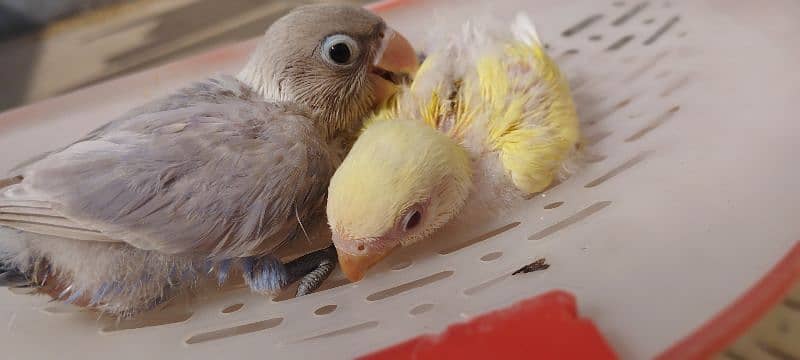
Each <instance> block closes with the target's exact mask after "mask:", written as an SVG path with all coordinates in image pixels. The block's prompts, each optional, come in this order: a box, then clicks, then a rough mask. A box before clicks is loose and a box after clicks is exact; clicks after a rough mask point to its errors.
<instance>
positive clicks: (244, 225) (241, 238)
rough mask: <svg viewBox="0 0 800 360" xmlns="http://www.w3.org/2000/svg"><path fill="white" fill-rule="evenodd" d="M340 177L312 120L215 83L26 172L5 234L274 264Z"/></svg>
mask: <svg viewBox="0 0 800 360" xmlns="http://www.w3.org/2000/svg"><path fill="white" fill-rule="evenodd" d="M334 167H335V159H334V155H332V154H331V151H330V148H329V146H328V145H327V144H326V143H325V142H324V140H323V139H321V138H320V136H319V135H318V133H317V132H316V130H315V129H314V127H313V124H312V121H311V119H310V118H309V117H308V116H307V115H306V113H305V112H303V111H301V110H299V109H296V108H294V107H292V106H290V105H287V104H275V103H266V102H263V101H260V100H259V99H258V98H257V95H255V94H254V93H252V92H251V91H249V90H248V89H247V88H246V87H245V86H244V85H243V84H241V83H239V82H238V81H237V80H235V79H233V78H223V79H216V80H211V81H208V82H205V83H201V84H198V85H196V86H194V87H192V88H188V89H185V90H183V91H182V92H180V93H178V94H177V95H175V96H173V97H171V98H168V99H166V100H164V101H162V102H161V103H155V104H150V105H148V106H145V107H142V108H140V109H139V110H138V111H134V112H133V113H132V114H131V115H130V116H127V117H123V118H122V119H120V120H117V121H114V122H112V123H110V124H108V125H106V126H104V127H102V128H100V129H98V130H95V131H94V132H92V133H91V134H89V135H88V136H87V137H85V138H84V139H82V140H80V141H78V142H76V143H74V144H72V145H70V146H69V147H67V148H65V149H63V150H61V151H59V152H55V153H52V154H50V155H48V156H46V157H44V158H43V159H41V160H39V161H37V162H34V163H32V164H29V165H27V166H26V167H24V168H22V169H21V171H22V176H23V180H22V181H21V182H20V183H18V184H14V185H11V186H8V187H7V188H5V189H2V190H0V191H2V193H1V194H0V225H5V226H9V227H14V228H18V229H20V230H25V231H30V232H34V233H43V234H47V235H57V236H61V237H65V238H69V239H76V240H93V241H124V242H126V243H129V244H131V245H133V246H135V247H138V248H142V249H148V250H156V251H159V252H164V253H186V252H207V253H209V254H212V255H215V256H220V257H234V256H245V255H254V254H265V253H269V252H271V251H273V250H275V248H276V247H278V246H280V244H281V243H283V242H285V241H286V240H287V239H288V237H290V236H291V234H293V233H294V229H295V227H296V226H297V217H299V218H300V220H301V221H304V220H303V219H308V217H309V216H310V215H311V214H312V213H314V212H316V211H317V210H319V209H320V208H321V207H322V203H323V200H324V195H325V191H326V189H327V184H328V181H329V179H330V177H331V175H332V173H333V171H334Z"/></svg>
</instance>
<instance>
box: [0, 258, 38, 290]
mask: <svg viewBox="0 0 800 360" xmlns="http://www.w3.org/2000/svg"><path fill="white" fill-rule="evenodd" d="M31 284H32V281H31V279H30V277H29V276H28V275H27V274H25V273H23V272H22V271H20V270H19V269H17V268H16V267H15V266H13V265H10V264H6V263H3V262H0V286H4V287H26V286H31Z"/></svg>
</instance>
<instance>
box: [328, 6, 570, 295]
mask: <svg viewBox="0 0 800 360" xmlns="http://www.w3.org/2000/svg"><path fill="white" fill-rule="evenodd" d="M579 138H580V129H579V126H578V118H577V115H576V112H575V107H574V105H573V102H572V97H571V95H570V91H569V86H568V84H567V81H566V79H565V78H564V77H562V75H561V73H560V72H559V69H558V67H557V65H556V64H555V62H553V61H552V60H551V59H550V58H549V57H548V56H547V54H546V53H545V51H544V48H543V46H542V44H541V43H540V41H539V39H538V36H537V35H536V31H535V29H534V27H533V25H532V23H531V22H530V20H528V18H527V17H525V16H524V15H520V16H518V17H517V19H516V21H515V22H514V23H513V24H512V25H511V27H510V28H507V29H496V28H492V27H491V26H490V24H480V25H476V24H474V23H473V24H467V25H465V26H464V28H463V31H462V32H461V33H458V34H456V35H454V36H453V37H452V38H451V39H449V40H448V41H447V42H446V45H445V46H443V47H442V48H440V49H435V50H434V51H432V52H430V54H429V56H428V58H427V59H426V61H425V62H424V63H423V64H422V66H421V67H420V69H419V71H418V72H417V75H416V78H415V80H414V83H413V84H412V85H411V87H410V88H409V89H407V90H406V91H404V92H403V93H402V94H401V95H400V96H399V98H398V99H397V102H396V106H394V107H393V108H391V109H389V110H386V111H384V112H383V113H381V114H378V115H377V116H375V117H374V118H373V119H371V121H369V122H368V123H367V124H366V126H365V128H364V130H363V132H362V134H361V135H360V136H359V138H358V140H357V141H356V143H355V144H354V146H353V148H352V150H351V151H350V153H349V154H348V155H347V157H346V158H345V160H344V162H343V163H342V164H341V166H340V167H339V169H338V170H337V171H336V173H335V175H334V176H333V178H332V180H331V183H330V187H329V190H328V191H329V195H328V205H327V212H328V222H329V225H330V227H331V231H332V233H333V242H334V245H335V246H336V249H337V251H338V254H339V261H340V264H341V267H342V270H343V271H344V273H345V275H347V277H348V278H349V279H350V280H351V281H358V280H360V279H361V278H362V277H363V276H364V273H365V272H366V271H367V270H368V269H369V268H370V267H372V266H373V265H374V264H375V263H377V262H378V261H380V260H381V259H382V258H383V257H385V256H386V255H387V254H388V253H389V252H390V251H391V250H392V249H395V248H396V247H398V246H405V245H408V244H411V243H414V242H416V241H419V240H422V239H425V238H427V237H429V236H430V235H431V233H432V232H434V231H435V230H437V229H439V228H441V227H442V226H444V225H445V224H447V223H448V222H450V221H451V220H453V218H454V217H455V216H456V215H459V218H461V217H462V216H469V214H466V213H468V212H470V211H472V210H475V211H476V212H481V213H482V214H484V215H485V214H486V210H495V209H500V208H503V206H504V205H507V204H508V203H509V202H510V201H511V200H513V199H514V198H515V197H521V196H523V195H526V194H531V193H536V192H540V191H542V190H544V189H546V188H547V187H548V186H550V185H551V184H552V182H553V181H554V179H556V178H557V177H558V176H560V175H562V176H563V175H565V174H566V173H567V171H565V170H566V166H565V164H567V162H568V160H570V159H572V158H573V157H574V156H573V155H574V154H575V153H576V150H577V145H578V143H579Z"/></svg>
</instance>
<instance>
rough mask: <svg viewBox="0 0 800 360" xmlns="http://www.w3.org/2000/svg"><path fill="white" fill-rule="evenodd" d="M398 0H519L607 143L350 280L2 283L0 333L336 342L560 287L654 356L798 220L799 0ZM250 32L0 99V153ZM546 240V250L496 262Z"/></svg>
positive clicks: (110, 349) (8, 348) (434, 14)
mask: <svg viewBox="0 0 800 360" xmlns="http://www.w3.org/2000/svg"><path fill="white" fill-rule="evenodd" d="M392 3H394V4H393V5H394V6H384V7H383V8H382V10H381V11H380V13H381V14H382V15H383V16H385V17H386V18H387V20H388V21H389V22H390V23H391V24H392V25H393V26H395V27H396V28H397V29H398V30H400V31H401V32H403V33H404V34H405V35H407V37H409V38H410V39H411V40H412V42H414V41H416V42H418V43H419V41H421V39H423V38H424V36H425V32H426V28H427V27H428V26H429V25H431V24H433V23H439V22H449V23H451V25H453V26H457V25H458V24H460V22H462V21H463V20H464V19H466V18H468V17H470V16H472V15H475V14H480V13H487V12H488V13H492V14H494V15H497V16H508V17H509V18H510V16H511V14H513V13H514V11H517V10H525V11H527V12H529V13H530V14H531V15H532V16H533V18H534V19H535V21H536V23H537V26H538V28H539V29H540V32H541V37H542V38H543V39H544V40H545V42H547V43H548V44H549V45H550V47H551V50H550V52H551V54H553V55H554V57H555V58H556V59H557V61H558V62H559V63H561V64H562V67H563V70H564V72H565V73H566V74H568V75H569V77H570V79H571V83H572V85H573V88H574V92H575V97H576V101H577V104H578V107H579V113H580V115H581V118H582V120H583V122H584V124H585V126H586V130H585V132H586V134H588V136H589V138H590V139H591V141H590V142H591V143H592V144H591V149H593V151H594V152H596V153H599V154H602V155H603V158H602V159H601V160H600V161H597V162H594V163H592V164H590V165H589V166H588V167H587V168H586V169H584V170H583V171H582V172H580V173H578V174H577V175H576V176H574V177H572V178H570V179H569V180H567V181H566V182H564V183H562V184H560V185H558V186H557V187H555V188H553V189H551V190H549V191H547V192H546V193H545V194H542V195H540V196H537V197H535V198H533V199H530V200H526V201H521V202H520V204H519V205H518V206H517V207H516V208H515V210H514V212H513V213H512V214H511V215H510V216H509V217H507V218H502V219H494V220H492V221H489V222H487V223H483V224H473V225H471V226H459V227H451V228H449V229H447V231H445V232H442V233H440V234H439V235H437V236H436V238H435V241H429V242H427V243H425V244H420V246H415V247H413V248H410V249H404V250H401V251H399V252H398V253H396V254H394V255H393V256H391V257H390V258H388V259H387V261H386V262H385V263H384V264H382V265H379V266H378V267H377V268H375V269H374V270H373V271H371V273H370V274H369V276H368V277H367V278H366V279H365V280H363V281H361V282H359V283H357V284H347V283H346V282H344V281H342V280H341V279H342V278H341V275H340V274H336V275H335V277H334V278H333V279H332V280H331V281H329V282H328V284H327V287H332V288H330V289H328V290H325V291H322V292H319V293H316V294H313V295H310V296H305V297H302V298H298V299H290V300H285V301H270V300H268V299H266V298H264V297H260V296H256V295H253V294H249V293H248V292H247V291H246V290H245V289H234V290H230V291H226V292H224V293H222V294H211V295H204V296H203V297H202V298H201V299H199V300H197V301H195V302H194V303H193V304H188V303H187V304H184V303H183V302H182V301H181V302H179V303H178V304H176V305H173V306H171V307H170V308H168V309H167V310H166V311H164V312H162V313H158V314H153V315H149V316H146V317H144V318H142V319H139V320H125V321H122V322H120V323H119V324H117V323H116V322H115V321H114V320H113V319H106V318H100V319H98V317H97V315H96V314H94V313H91V312H85V311H76V310H75V309H73V308H71V307H68V306H61V305H56V304H54V303H48V302H47V299H46V298H44V297H31V296H21V295H15V294H12V293H10V292H8V291H0V346H1V347H2V349H3V351H4V352H5V353H6V354H7V355H8V356H9V357H11V358H15V359H28V358H30V359H33V358H49V357H59V358H77V357H80V358H84V359H95V358H96V359H101V358H102V359H107V358H109V357H110V356H113V358H115V359H142V358H148V357H150V358H153V357H155V358H168V357H169V358H190V357H191V358H195V359H198V358H209V359H211V358H223V357H224V358H230V357H244V356H248V357H254V356H255V357H266V358H287V357H293V358H294V357H303V358H313V357H320V356H326V357H329V356H334V357H335V358H345V357H352V356H356V355H360V354H364V353H367V352H369V351H373V350H376V349H380V348H382V347H384V346H387V345H391V344H393V343H396V342H398V341H401V340H404V339H406V338H409V337H412V336H415V335H417V334H420V333H422V332H432V331H440V330H442V329H444V328H445V327H446V326H447V325H448V324H450V323H452V322H456V321H460V320H462V319H464V318H468V317H470V316H471V315H474V314H478V313H483V312H485V311H488V310H490V309H495V308H499V307H502V306H505V305H508V304H511V303H513V302H515V301H517V300H520V299H523V298H527V297H530V296H534V295H537V294H540V293H542V292H544V291H547V290H550V289H554V288H561V289H566V290H568V291H571V292H572V293H574V294H575V295H576V296H577V298H578V301H579V307H580V312H581V314H582V315H584V316H587V317H589V318H591V319H592V320H593V321H594V322H595V323H596V324H597V325H598V327H599V328H600V330H601V332H602V333H603V334H604V335H605V336H606V338H607V339H608V340H609V342H610V343H611V345H612V346H613V347H614V349H615V350H616V351H617V352H618V354H619V355H621V356H622V357H624V358H637V359H638V358H648V357H653V356H656V355H658V354H660V353H662V352H663V351H665V350H666V349H668V348H670V347H671V346H673V345H674V344H675V343H676V342H677V341H679V340H680V339H683V338H685V337H686V336H688V335H689V334H690V333H692V331H693V330H695V329H696V328H698V327H699V326H701V325H702V324H703V323H705V322H706V321H708V320H709V319H711V318H712V317H713V316H714V315H715V314H717V313H719V312H720V311H721V310H722V309H723V308H725V307H726V306H727V305H728V304H730V303H732V302H733V301H734V300H735V299H737V298H738V297H739V296H740V295H742V294H743V293H744V292H745V291H746V290H747V289H748V288H749V287H750V286H752V285H753V284H755V283H756V281H757V280H759V279H760V278H761V277H762V276H764V275H765V274H767V273H768V271H769V270H770V269H771V267H772V266H774V265H775V264H776V263H777V262H778V261H779V260H780V259H781V258H782V257H783V256H784V255H785V254H787V253H789V251H790V249H791V248H792V247H793V246H794V245H795V244H796V243H797V240H798V239H800V224H798V222H797V221H796V217H797V214H798V213H800V192H798V191H797V189H796V184H798V183H799V182H800V170H798V168H797V166H796V164H797V162H798V161H797V159H796V156H797V153H798V150H800V148H799V147H798V144H800V121H798V119H800V118H798V115H797V107H796V106H795V105H797V102H798V100H800V99H798V95H800V72H798V71H796V69H794V68H795V67H796V66H797V64H798V63H800V47H798V46H797V42H796V41H797V34H798V33H800V21H798V19H800V4H799V3H797V2H795V1H791V0H776V1H772V2H770V3H769V5H765V4H762V5H759V4H757V3H756V2H731V1H722V0H705V1H663V0H659V1H641V2H640V1H589V0H584V1H571V2H564V1H556V0H538V1H512V0H508V1H499V2H497V3H495V4H493V5H491V6H489V5H482V4H481V2H478V1H450V2H448V1H393V2H392ZM384 5H385V4H384ZM251 47H252V42H247V43H243V44H238V45H236V46H233V47H228V48H225V49H221V50H218V51H215V52H212V53H209V54H206V55H203V56H200V57H196V58H192V59H189V60H186V61H182V62H180V63H177V64H172V65H167V66H165V67H161V68H158V69H155V70H150V71H147V72H144V73H141V74H137V75H134V76H130V77H126V78H123V79H119V80H114V81H111V82H108V83H104V84H100V85H97V86H94V87H91V88H87V89H84V90H80V91H77V92H74V93H71V94H68V95H65V96H61V97H58V98H53V99H49V100H46V101H43V102H41V103H38V104H34V105H31V106H28V107H24V108H21V109H17V110H13V111H10V112H6V113H4V114H0V154H2V157H0V172H5V171H7V170H8V169H9V168H10V167H11V166H13V165H14V164H15V163H17V162H19V161H22V160H24V159H25V158H27V157H29V156H31V155H33V154H35V153H39V152H41V151H45V150H48V149H52V148H54V147H57V146H61V145H64V144H67V143H69V142H70V141H73V140H74V139H76V138H77V137H79V136H80V135H82V134H84V133H85V132H87V131H89V130H91V129H92V128H94V127H96V126H98V125H100V124H101V123H103V122H105V121H107V120H109V119H111V118H113V117H114V116H116V115H118V114H120V113H121V112H123V111H124V110H126V109H128V108H130V107H132V106H134V105H136V104H139V103H141V102H143V101H145V100H147V99H150V98H153V97H156V96H159V95H162V94H164V93H166V92H167V91H169V90H170V89H174V88H176V87H178V86H180V85H183V84H186V83H187V82H189V81H191V80H192V79H199V78H202V77H204V76H206V75H210V74H212V73H214V72H218V71H223V72H229V73H230V72H234V71H236V70H237V69H238V67H239V66H241V64H242V63H243V62H244V59H245V57H246V55H247V54H248V52H249V50H250V49H251ZM485 234H488V235H485ZM797 253H798V254H800V252H797ZM796 255H797V254H796ZM798 256H800V255H798ZM541 257H545V258H547V261H548V263H550V264H551V265H552V266H551V267H550V268H549V269H548V270H546V271H541V272H536V273H531V274H527V275H523V276H514V277H510V276H508V275H509V274H510V273H511V272H512V271H514V270H515V269H517V268H519V267H520V266H522V265H524V264H527V263H529V262H531V261H533V260H535V259H537V258H541ZM772 275H775V274H774V273H773V274H771V276H772ZM785 281H789V280H785ZM170 322H171V323H170ZM164 323H168V324H164ZM4 324H5V326H3V325H4ZM159 324H160V325H159ZM156 325H157V326H156ZM532 326H535V324H532Z"/></svg>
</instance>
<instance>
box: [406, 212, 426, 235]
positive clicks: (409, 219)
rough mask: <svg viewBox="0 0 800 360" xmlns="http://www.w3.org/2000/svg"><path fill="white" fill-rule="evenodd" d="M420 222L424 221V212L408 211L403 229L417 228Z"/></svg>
mask: <svg viewBox="0 0 800 360" xmlns="http://www.w3.org/2000/svg"><path fill="white" fill-rule="evenodd" d="M420 222H422V213H421V212H419V210H414V211H412V212H410V213H408V215H406V219H405V223H404V225H403V231H409V230H412V229H414V228H416V227H417V226H419V224H420Z"/></svg>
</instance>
